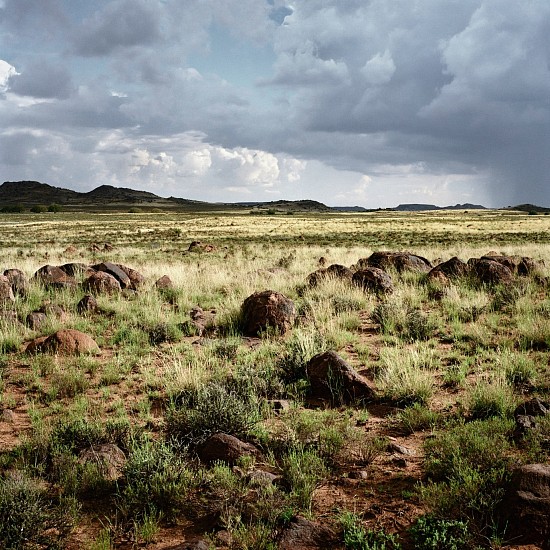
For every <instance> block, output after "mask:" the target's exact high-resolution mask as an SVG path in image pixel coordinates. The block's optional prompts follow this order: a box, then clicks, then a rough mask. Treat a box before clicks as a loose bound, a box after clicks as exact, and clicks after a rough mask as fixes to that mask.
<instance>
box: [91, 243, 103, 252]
mask: <svg viewBox="0 0 550 550" xmlns="http://www.w3.org/2000/svg"><path fill="white" fill-rule="evenodd" d="M88 250H89V251H90V252H101V248H100V246H99V245H98V244H96V243H92V244H91V245H90V247H89V248H88Z"/></svg>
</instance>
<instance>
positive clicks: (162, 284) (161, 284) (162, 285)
mask: <svg viewBox="0 0 550 550" xmlns="http://www.w3.org/2000/svg"><path fill="white" fill-rule="evenodd" d="M155 286H156V287H157V288H158V289H159V290H168V289H172V288H174V283H173V282H172V279H170V277H168V275H163V276H162V277H161V278H160V279H159V280H158V281H157V282H156V283H155Z"/></svg>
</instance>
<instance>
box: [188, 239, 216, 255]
mask: <svg viewBox="0 0 550 550" xmlns="http://www.w3.org/2000/svg"><path fill="white" fill-rule="evenodd" d="M187 250H188V252H214V251H215V250H216V247H215V246H214V245H213V244H208V243H202V242H201V241H193V242H192V243H191V244H190V245H189V248H188V249H187Z"/></svg>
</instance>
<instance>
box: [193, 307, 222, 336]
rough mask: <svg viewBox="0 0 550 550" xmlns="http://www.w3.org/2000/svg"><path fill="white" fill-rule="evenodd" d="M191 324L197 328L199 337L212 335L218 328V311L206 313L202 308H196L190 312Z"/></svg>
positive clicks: (213, 310) (212, 310)
mask: <svg viewBox="0 0 550 550" xmlns="http://www.w3.org/2000/svg"><path fill="white" fill-rule="evenodd" d="M189 316H190V317H191V323H192V325H193V326H194V327H195V329H196V331H197V335H198V336H203V335H204V334H205V333H212V332H213V331H214V330H215V328H216V310H215V309H211V310H210V311H204V310H203V309H202V307H199V306H196V307H194V308H193V309H192V310H191V311H190V312H189Z"/></svg>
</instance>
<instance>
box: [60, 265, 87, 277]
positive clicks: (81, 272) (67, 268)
mask: <svg viewBox="0 0 550 550" xmlns="http://www.w3.org/2000/svg"><path fill="white" fill-rule="evenodd" d="M58 267H59V269H61V270H62V271H63V272H64V273H66V274H67V275H69V277H79V276H82V277H89V276H90V275H91V274H92V273H95V269H94V268H93V267H90V266H89V265H86V264H81V263H78V262H71V263H68V264H63V265H60V266H58Z"/></svg>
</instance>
